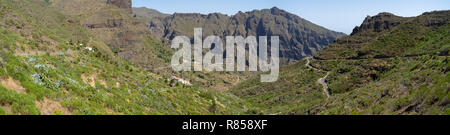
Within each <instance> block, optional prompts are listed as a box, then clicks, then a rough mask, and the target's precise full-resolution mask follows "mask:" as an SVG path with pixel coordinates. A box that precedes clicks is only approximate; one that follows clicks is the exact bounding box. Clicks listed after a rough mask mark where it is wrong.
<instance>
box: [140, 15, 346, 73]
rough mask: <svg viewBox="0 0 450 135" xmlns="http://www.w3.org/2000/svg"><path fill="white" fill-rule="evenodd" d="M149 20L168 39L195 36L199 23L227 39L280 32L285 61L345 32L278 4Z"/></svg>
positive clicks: (152, 28)
mask: <svg viewBox="0 0 450 135" xmlns="http://www.w3.org/2000/svg"><path fill="white" fill-rule="evenodd" d="M135 14H137V13H135ZM137 15H138V16H145V15H139V14H137ZM147 16H148V15H147ZM147 20H150V22H149V23H148V27H149V29H150V32H151V34H152V35H154V36H156V37H157V38H161V39H163V40H165V41H166V42H167V43H169V42H170V41H171V39H173V38H174V37H175V36H179V35H185V36H188V37H190V38H191V39H193V31H194V28H195V27H200V28H203V36H204V37H206V36H209V35H217V36H220V37H222V38H223V39H225V36H244V37H246V36H280V52H281V53H280V55H281V63H282V64H288V63H290V62H294V61H296V60H299V59H301V58H304V57H308V56H312V55H313V54H315V53H316V52H318V51H319V50H320V49H322V48H323V47H325V46H326V45H328V44H330V43H333V41H334V40H335V39H337V38H339V37H341V36H343V35H345V34H343V33H339V32H334V31H331V30H328V29H325V28H323V27H321V26H318V25H316V24H313V23H311V22H309V21H307V20H305V19H303V18H300V17H298V16H296V15H294V14H291V13H288V12H286V11H284V10H281V9H278V8H276V7H274V8H271V9H263V10H254V11H251V12H245V13H244V12H239V13H237V14H235V15H233V16H227V15H224V14H220V13H212V14H208V15H204V14H196V13H175V14H173V15H170V16H167V17H163V18H161V17H159V18H151V19H148V18H147Z"/></svg>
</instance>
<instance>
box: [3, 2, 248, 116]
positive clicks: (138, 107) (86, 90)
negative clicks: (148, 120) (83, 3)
mask: <svg viewBox="0 0 450 135" xmlns="http://www.w3.org/2000/svg"><path fill="white" fill-rule="evenodd" d="M0 8H1V9H0V13H1V14H0V15H1V17H0V18H1V19H0V26H1V27H0V40H1V50H0V56H1V57H0V78H1V79H0V80H5V79H7V78H13V79H14V80H17V81H18V82H19V84H20V85H21V86H22V87H24V88H25V89H26V93H18V92H16V91H14V90H10V89H7V88H5V87H3V86H1V85H0V114H43V113H42V112H44V110H49V109H50V112H51V113H52V114H62V113H61V112H62V111H61V110H69V114H242V113H244V112H245V110H244V108H245V107H246V104H244V102H242V100H240V99H239V98H237V97H235V96H233V95H231V94H228V93H222V92H214V91H211V90H208V89H205V88H202V87H197V86H183V85H177V86H174V87H170V86H169V85H168V84H167V82H165V81H164V80H165V79H158V78H159V76H158V75H156V74H153V73H151V72H148V71H146V70H142V69H140V68H138V67H136V66H134V65H132V64H130V63H129V62H127V61H123V60H121V59H118V58H116V56H115V55H114V53H111V50H110V49H109V47H108V46H106V45H105V44H104V43H103V42H102V41H101V40H99V39H97V38H95V36H93V35H91V34H89V32H87V30H86V29H85V28H83V27H81V25H80V24H78V23H73V22H77V21H76V19H77V18H75V17H74V18H71V17H67V16H64V15H63V14H60V13H58V12H57V11H56V10H53V9H52V8H48V7H47V3H45V2H44V1H32V0H23V1H21V2H15V1H13V0H1V1H0ZM34 11H40V12H34ZM74 19H75V21H68V20H74ZM90 37H93V38H92V39H91V40H88V39H90ZM147 42H149V43H153V41H152V40H151V39H150V40H149V41H147ZM80 43H82V44H83V45H84V46H90V47H92V48H94V50H95V52H89V51H87V50H83V47H80V46H78V44H80ZM83 76H84V77H83ZM86 76H87V77H86ZM91 82H94V83H91ZM47 99H48V100H51V101H55V102H48V103H52V104H60V105H61V107H59V108H56V109H55V108H47V107H48V106H38V105H37V103H42V102H44V103H47V102H46V101H48V100H47Z"/></svg>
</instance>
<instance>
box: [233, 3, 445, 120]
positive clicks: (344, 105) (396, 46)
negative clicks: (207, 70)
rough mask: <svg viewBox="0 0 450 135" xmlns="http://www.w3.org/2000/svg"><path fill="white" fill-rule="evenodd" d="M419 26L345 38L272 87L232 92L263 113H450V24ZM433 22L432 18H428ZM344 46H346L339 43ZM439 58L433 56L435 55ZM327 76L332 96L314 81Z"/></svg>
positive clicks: (286, 71) (416, 21) (251, 84)
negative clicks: (311, 68)
mask: <svg viewBox="0 0 450 135" xmlns="http://www.w3.org/2000/svg"><path fill="white" fill-rule="evenodd" d="M438 14H444V17H442V16H440V17H438V18H432V19H436V20H438V19H440V20H445V19H446V20H447V21H446V22H445V21H443V22H445V23H444V24H443V25H440V26H436V25H435V26H427V25H423V23H420V22H423V21H422V19H424V18H429V17H430V15H428V16H427V15H424V16H419V17H417V18H413V19H411V20H410V21H408V22H407V23H403V24H401V25H399V26H397V27H395V28H394V29H392V30H389V31H384V32H381V33H361V34H357V35H352V36H348V37H344V38H342V39H340V41H338V43H335V44H333V45H330V46H329V47H327V48H325V49H324V50H323V51H321V52H320V53H319V54H317V55H316V56H315V58H317V59H322V60H313V61H312V63H311V64H312V65H313V66H314V67H316V68H318V69H321V70H322V71H313V70H310V69H308V68H307V67H306V66H304V65H305V62H306V61H305V60H303V61H300V62H298V63H297V64H295V65H289V66H286V67H283V68H282V72H281V77H280V79H279V81H278V82H276V83H259V82H258V79H252V80H248V81H246V82H244V83H241V84H240V85H238V86H237V87H235V88H233V90H232V91H233V93H235V94H236V95H237V96H239V97H242V98H245V99H247V100H248V101H250V102H251V103H255V104H257V105H258V106H259V107H260V109H261V110H262V113H266V114H280V113H281V114H450V108H449V107H450V106H449V96H450V94H449V93H448V90H449V89H450V84H449V82H450V77H449V75H448V73H447V72H448V69H449V66H450V64H449V63H448V61H449V57H448V48H449V47H450V46H449V45H450V36H449V33H448V31H450V25H449V24H448V17H449V16H447V15H446V14H448V11H447V12H443V13H442V12H441V13H438ZM432 17H435V16H432ZM341 41H348V42H341ZM437 52H440V53H441V55H445V54H446V52H447V56H437V55H436V53H437ZM324 71H330V72H331V74H330V76H329V78H327V84H328V86H329V87H330V93H331V97H330V98H329V99H327V98H326V97H325V96H323V93H322V86H320V85H319V84H317V83H316V81H317V79H318V78H320V77H323V76H325V74H326V73H325V72H324Z"/></svg>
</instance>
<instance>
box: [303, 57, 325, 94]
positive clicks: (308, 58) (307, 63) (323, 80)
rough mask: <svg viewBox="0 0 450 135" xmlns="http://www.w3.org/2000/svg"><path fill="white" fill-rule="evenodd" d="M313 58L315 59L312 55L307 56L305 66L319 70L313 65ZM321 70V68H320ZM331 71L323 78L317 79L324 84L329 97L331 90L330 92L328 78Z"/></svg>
mask: <svg viewBox="0 0 450 135" xmlns="http://www.w3.org/2000/svg"><path fill="white" fill-rule="evenodd" d="M311 59H313V58H312V57H307V58H306V64H305V66H306V67H308V68H311V69H314V70H319V69H317V68H314V67H313V66H311ZM319 71H321V70H319ZM330 73H331V72H327V75H325V76H324V77H322V78H319V80H317V83H319V84H320V85H322V86H323V92H324V93H325V96H327V98H330V92H329V89H330V88H329V87H328V85H327V78H328V76H329V75H330Z"/></svg>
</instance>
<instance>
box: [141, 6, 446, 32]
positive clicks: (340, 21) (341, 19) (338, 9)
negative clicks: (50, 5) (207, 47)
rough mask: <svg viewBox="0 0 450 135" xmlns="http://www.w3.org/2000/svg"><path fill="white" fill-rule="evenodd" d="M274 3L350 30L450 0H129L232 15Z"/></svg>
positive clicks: (169, 10) (170, 9)
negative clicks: (382, 16)
mask: <svg viewBox="0 0 450 135" xmlns="http://www.w3.org/2000/svg"><path fill="white" fill-rule="evenodd" d="M274 6H276V7H278V8H280V9H283V10H286V11H288V12H291V13H293V14H296V15H298V16H300V17H302V18H305V19H307V20H309V21H311V22H313V23H315V24H318V25H321V26H324V27H326V28H328V29H331V30H335V31H340V32H345V33H350V32H351V31H352V30H353V28H354V27H355V26H358V25H360V24H361V22H362V21H363V20H364V18H365V17H366V16H367V15H370V16H373V15H376V14H378V13H379V12H391V13H394V14H396V15H399V16H417V15H420V14H421V13H423V12H426V11H433V10H449V9H450V0H133V7H148V8H152V9H156V10H159V11H161V12H163V13H170V14H172V13H175V12H178V13H203V14H207V13H213V12H220V13H224V14H228V15H234V14H235V13H237V12H238V11H243V12H246V11H251V10H253V9H265V8H271V7H274Z"/></svg>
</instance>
